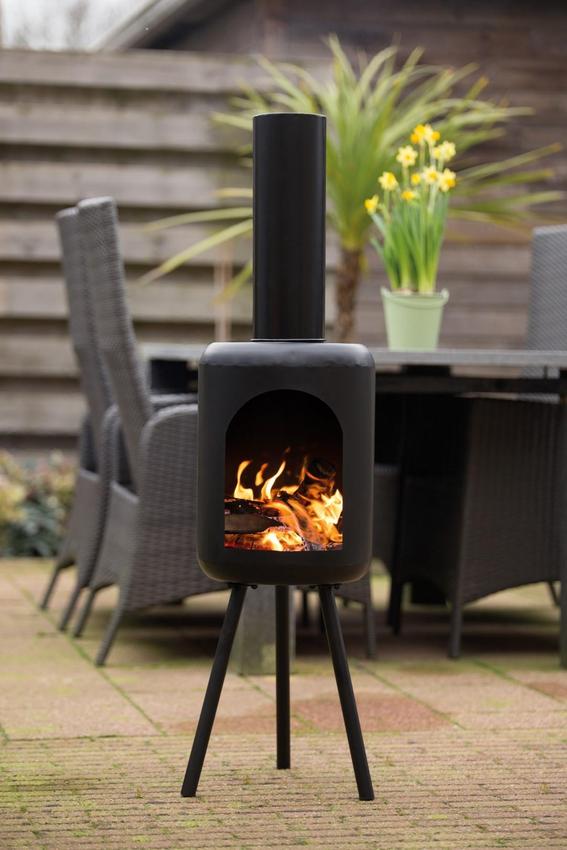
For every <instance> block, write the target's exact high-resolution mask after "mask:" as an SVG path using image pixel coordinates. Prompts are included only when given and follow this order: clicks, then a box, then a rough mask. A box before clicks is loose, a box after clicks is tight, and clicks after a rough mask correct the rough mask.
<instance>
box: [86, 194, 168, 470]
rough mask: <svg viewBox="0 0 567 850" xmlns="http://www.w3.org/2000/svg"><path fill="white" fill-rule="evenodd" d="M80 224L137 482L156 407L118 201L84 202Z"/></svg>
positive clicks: (108, 366)
mask: <svg viewBox="0 0 567 850" xmlns="http://www.w3.org/2000/svg"><path fill="white" fill-rule="evenodd" d="M79 224H80V230H81V243H82V247H83V252H84V256H85V261H86V268H87V282H88V284H89V287H90V291H91V295H92V299H93V305H94V316H95V329H96V334H97V337H98V343H99V346H100V349H101V351H102V354H103V357H104V363H105V366H106V369H107V371H108V375H109V379H110V384H111V387H112V396H113V399H114V401H115V402H116V404H117V405H118V410H119V413H120V421H121V425H122V431H123V434H124V441H125V444H126V452H127V455H128V461H129V463H130V474H131V476H132V482H133V484H134V485H137V484H138V482H139V479H140V438H141V435H142V429H143V427H144V425H145V424H146V422H147V421H148V419H149V418H150V416H151V413H152V405H151V400H150V394H149V389H148V385H147V382H146V378H145V375H144V370H143V367H142V363H141V361H140V359H139V357H138V349H137V345H136V337H135V334H134V328H133V325H132V319H131V317H130V312H129V310H128V304H127V301H126V290H125V285H124V269H123V265H122V258H121V255H120V246H119V240H118V215H117V210H116V204H115V202H114V200H113V199H112V198H91V199H89V200H85V201H81V203H80V204H79Z"/></svg>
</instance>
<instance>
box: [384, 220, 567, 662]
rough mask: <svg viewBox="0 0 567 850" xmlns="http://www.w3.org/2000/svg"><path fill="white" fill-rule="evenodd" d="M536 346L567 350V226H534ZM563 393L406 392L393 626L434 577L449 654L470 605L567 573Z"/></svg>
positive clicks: (531, 333)
mask: <svg viewBox="0 0 567 850" xmlns="http://www.w3.org/2000/svg"><path fill="white" fill-rule="evenodd" d="M527 348H531V349H542V350H567V227H565V226H561V227H544V228H538V229H536V230H535V231H534V238H533V257H532V285H531V294H530V309H529V324H528V336H527ZM557 402H558V399H557V398H554V397H537V398H536V399H535V400H534V399H532V400H529V401H528V400H524V399H496V398H482V397H478V398H461V399H445V400H443V399H435V400H430V399H427V398H413V399H408V401H407V408H406V433H405V464H404V470H403V483H402V500H401V513H400V526H399V529H398V535H397V548H396V555H395V559H394V565H393V572H392V585H391V596H390V606H389V618H390V622H391V624H392V626H393V628H394V631H396V632H398V631H399V629H400V624H401V604H402V591H403V587H404V584H405V583H407V582H409V581H413V580H415V579H426V580H428V581H430V582H431V583H433V584H434V585H436V586H437V587H438V589H439V590H441V591H442V592H443V593H444V594H445V597H446V598H447V600H448V601H449V603H450V606H451V633H450V641H449V656H450V657H453V658H456V657H458V656H459V654H460V646H461V631H462V619H463V606H464V605H465V604H466V603H468V602H472V601H474V600H477V599H481V598H482V597H484V596H488V595H490V594H492V593H496V592H497V591H500V590H505V589H507V588H511V587H516V586H519V585H523V584H530V583H535V582H548V583H552V582H554V581H557V580H558V579H559V531H560V525H561V523H563V522H565V518H564V517H563V516H561V514H560V506H559V500H558V496H557V493H558V489H557V488H558V482H557V478H558V473H559V462H558V451H559V445H560V443H559V438H560V436H561V435H560V433H559V428H560V426H561V422H562V420H561V417H560V415H559V414H560V405H559V404H558V403H557ZM440 423H445V425H446V427H444V428H443V427H442V425H441V424H440ZM563 613H565V612H563Z"/></svg>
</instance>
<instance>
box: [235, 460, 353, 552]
mask: <svg viewBox="0 0 567 850" xmlns="http://www.w3.org/2000/svg"><path fill="white" fill-rule="evenodd" d="M288 452H289V449H287V450H286V452H285V453H284V459H283V460H282V461H281V463H280V465H279V467H278V468H277V470H276V471H275V473H274V474H273V475H268V472H269V464H268V463H263V464H262V465H261V466H260V467H259V469H257V471H256V472H255V474H252V475H251V473H254V469H253V468H252V469H251V466H252V460H243V461H242V462H241V463H240V464H239V465H238V470H237V473H236V486H235V488H234V491H233V494H232V497H228V498H226V499H225V538H224V539H225V544H224V545H225V546H226V547H229V548H237V549H262V550H271V551H276V552H304V551H308V550H316V549H318V550H321V549H340V548H341V547H342V542H343V535H342V531H341V530H340V529H339V526H340V520H341V517H342V512H343V497H342V494H341V491H340V490H338V489H337V488H336V486H335V476H336V471H335V468H334V467H333V466H332V464H330V463H327V462H326V461H324V460H321V459H320V458H313V459H311V460H309V459H307V458H305V460H304V462H303V466H302V468H301V471H300V473H299V475H297V476H296V481H295V482H294V483H292V484H283V483H278V481H279V480H280V479H281V480H282V481H285V480H288V481H289V479H290V473H291V470H290V468H289V466H288V461H287V460H286V457H285V456H286V455H287V454H288ZM247 470H248V472H247ZM245 474H246V479H247V481H248V482H250V483H251V482H253V485H252V486H245V485H244V484H243V483H242V479H243V476H244V475H245Z"/></svg>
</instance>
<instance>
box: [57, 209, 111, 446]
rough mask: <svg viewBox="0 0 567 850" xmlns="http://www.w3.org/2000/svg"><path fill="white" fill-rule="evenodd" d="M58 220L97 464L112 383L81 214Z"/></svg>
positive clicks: (59, 215)
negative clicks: (85, 254)
mask: <svg viewBox="0 0 567 850" xmlns="http://www.w3.org/2000/svg"><path fill="white" fill-rule="evenodd" d="M55 220H56V222H57V229H58V232H59V243H60V245H61V257H62V264H63V275H64V278H65V290H66V293H67V304H68V313H69V330H70V334H71V340H72V343H73V348H74V350H75V356H76V358H77V362H78V364H79V372H80V378H81V388H82V390H83V393H84V395H85V397H86V399H87V405H88V410H89V420H90V425H91V431H92V436H93V441H94V451H95V458H96V460H97V462H98V461H99V459H100V451H101V444H102V421H103V418H104V414H105V413H106V411H107V409H108V408H109V407H110V404H111V393H110V383H109V381H108V375H107V373H106V369H105V366H104V362H103V358H102V353H101V350H100V347H99V345H98V340H97V336H96V331H95V324H94V315H93V305H92V300H91V294H90V290H89V287H88V285H87V281H86V270H85V263H84V257H83V252H82V249H81V238H80V233H79V213H78V210H77V208H76V207H70V208H69V209H65V210H61V212H59V213H57V215H56V217H55Z"/></svg>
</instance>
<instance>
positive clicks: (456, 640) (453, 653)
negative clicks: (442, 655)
mask: <svg viewBox="0 0 567 850" xmlns="http://www.w3.org/2000/svg"><path fill="white" fill-rule="evenodd" d="M462 629H463V607H462V605H461V604H460V603H458V602H453V605H452V606H451V634H450V636H449V658H459V656H460V654H461V632H462Z"/></svg>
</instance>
